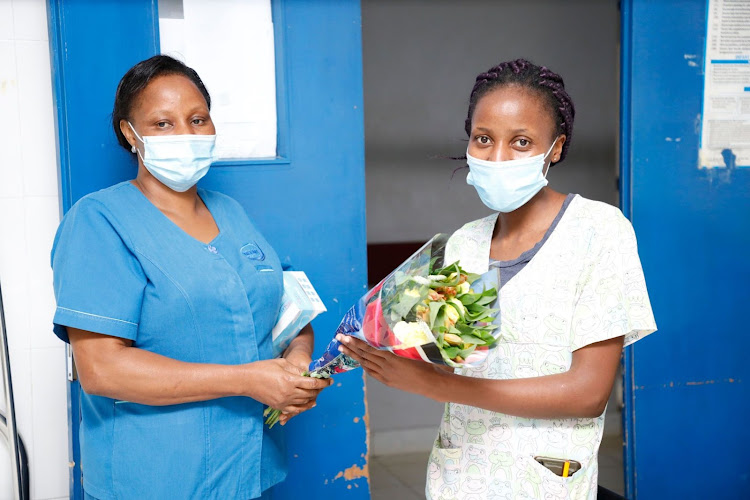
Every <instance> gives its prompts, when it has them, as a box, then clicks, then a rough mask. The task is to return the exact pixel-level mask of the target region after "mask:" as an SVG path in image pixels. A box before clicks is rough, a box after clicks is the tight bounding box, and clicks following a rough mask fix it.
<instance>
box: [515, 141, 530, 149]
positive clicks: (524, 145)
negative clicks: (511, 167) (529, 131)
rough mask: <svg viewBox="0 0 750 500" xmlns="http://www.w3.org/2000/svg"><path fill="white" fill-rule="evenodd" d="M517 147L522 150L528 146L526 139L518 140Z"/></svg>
mask: <svg viewBox="0 0 750 500" xmlns="http://www.w3.org/2000/svg"><path fill="white" fill-rule="evenodd" d="M517 142H518V145H519V146H521V147H522V148H525V147H527V146H528V145H529V141H528V140H527V139H518V141H517Z"/></svg>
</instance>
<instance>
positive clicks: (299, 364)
mask: <svg viewBox="0 0 750 500" xmlns="http://www.w3.org/2000/svg"><path fill="white" fill-rule="evenodd" d="M284 359H286V360H287V361H288V362H289V363H290V364H292V365H293V366H294V367H295V368H298V369H299V374H300V375H302V374H303V373H305V372H307V369H308V367H309V366H310V363H312V357H310V354H309V353H308V352H307V351H306V350H303V349H294V350H291V351H290V350H288V349H287V351H286V352H284Z"/></svg>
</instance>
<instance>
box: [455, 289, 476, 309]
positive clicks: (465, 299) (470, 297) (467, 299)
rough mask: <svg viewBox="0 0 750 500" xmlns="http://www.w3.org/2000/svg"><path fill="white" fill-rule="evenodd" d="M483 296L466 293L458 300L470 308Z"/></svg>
mask: <svg viewBox="0 0 750 500" xmlns="http://www.w3.org/2000/svg"><path fill="white" fill-rule="evenodd" d="M481 296H482V295H481V294H479V293H472V292H468V293H464V294H461V295H459V296H458V297H457V298H458V300H460V301H461V303H462V304H463V305H465V306H468V305H471V304H473V303H474V302H476V301H477V300H479V298H480V297H481Z"/></svg>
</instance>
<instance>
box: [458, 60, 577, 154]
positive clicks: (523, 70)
mask: <svg viewBox="0 0 750 500" xmlns="http://www.w3.org/2000/svg"><path fill="white" fill-rule="evenodd" d="M506 85H519V86H521V87H524V88H526V89H529V90H532V91H534V92H537V93H538V94H539V95H540V96H541V97H542V98H543V99H544V101H545V104H546V105H547V107H548V109H549V110H550V112H551V113H552V114H553V118H554V121H555V124H556V126H557V130H556V134H557V135H560V134H565V137H566V139H565V144H563V148H562V152H561V153H560V159H559V160H558V161H557V162H556V163H560V162H561V161H563V160H564V159H565V155H566V154H567V153H568V148H569V147H570V139H571V138H572V136H573V119H574V118H575V115H576V110H575V107H574V106H573V100H572V99H571V98H570V96H569V95H568V93H567V92H566V91H565V84H564V83H563V79H562V77H561V76H560V75H558V74H557V73H554V72H552V71H550V70H549V69H547V68H546V67H544V66H537V65H536V64H533V63H530V62H529V61H527V60H525V59H516V60H515V61H506V62H502V63H500V64H498V65H497V66H493V67H492V68H490V69H489V70H487V72H486V73H480V74H479V75H478V76H477V79H476V83H474V88H473V89H472V91H471V97H470V98H469V113H468V115H467V117H466V123H465V127H464V128H465V130H466V134H467V135H469V136H471V119H472V117H473V115H474V109H475V108H476V107H477V103H478V102H479V100H480V99H481V98H482V97H483V96H484V95H485V94H487V93H488V92H489V91H491V90H494V89H496V88H498V87H503V86H506Z"/></svg>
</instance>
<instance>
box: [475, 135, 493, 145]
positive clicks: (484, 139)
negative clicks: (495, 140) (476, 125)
mask: <svg viewBox="0 0 750 500" xmlns="http://www.w3.org/2000/svg"><path fill="white" fill-rule="evenodd" d="M477 142H478V143H479V144H489V143H490V138H489V137H487V136H486V135H480V136H477Z"/></svg>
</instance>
